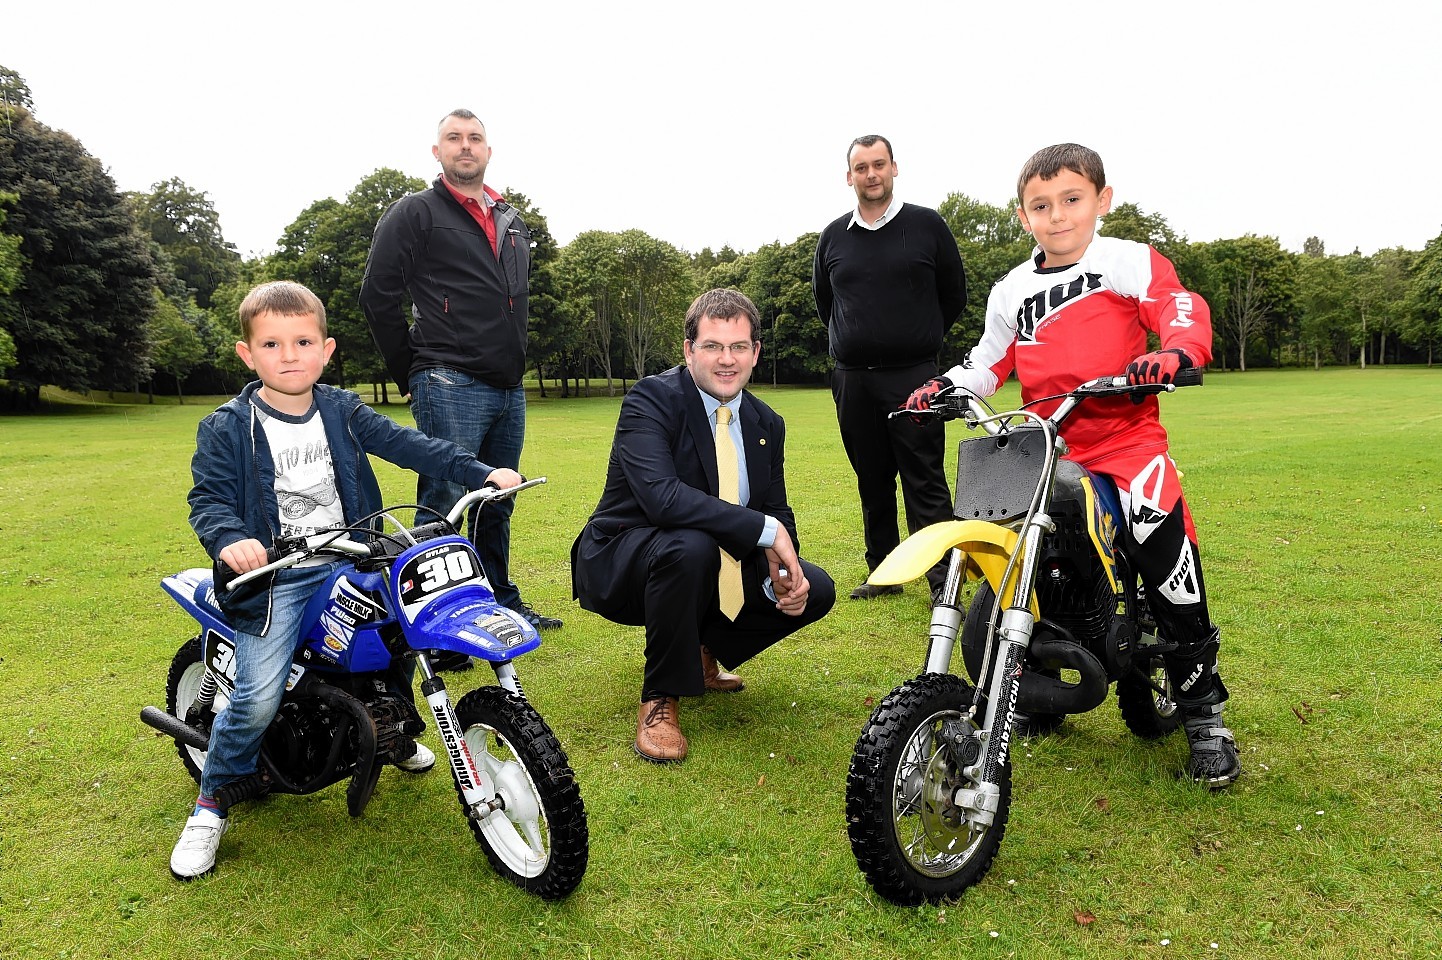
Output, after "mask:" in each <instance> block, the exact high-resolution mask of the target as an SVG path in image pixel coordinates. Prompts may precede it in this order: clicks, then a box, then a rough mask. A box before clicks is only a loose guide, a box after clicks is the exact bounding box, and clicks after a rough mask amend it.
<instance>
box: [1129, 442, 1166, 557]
mask: <svg viewBox="0 0 1442 960" xmlns="http://www.w3.org/2000/svg"><path fill="white" fill-rule="evenodd" d="M1166 475H1167V458H1166V455H1165V454H1158V455H1157V456H1156V457H1154V458H1153V459H1152V461H1151V463H1148V464H1147V465H1146V467H1145V468H1144V469H1143V470H1142V472H1141V473H1139V474H1137V475H1136V476H1135V477H1133V478H1132V482H1131V518H1130V523H1131V528H1132V536H1133V537H1135V538H1136V541H1137V543H1146V541H1147V537H1150V536H1151V535H1152V531H1153V530H1155V529H1156V528H1157V527H1159V526H1161V525H1162V521H1164V520H1166V519H1167V512H1166V511H1165V510H1163V509H1162V503H1161V499H1162V482H1163V481H1164V480H1165V479H1166Z"/></svg>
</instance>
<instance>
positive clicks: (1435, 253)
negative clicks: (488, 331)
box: [0, 67, 1442, 406]
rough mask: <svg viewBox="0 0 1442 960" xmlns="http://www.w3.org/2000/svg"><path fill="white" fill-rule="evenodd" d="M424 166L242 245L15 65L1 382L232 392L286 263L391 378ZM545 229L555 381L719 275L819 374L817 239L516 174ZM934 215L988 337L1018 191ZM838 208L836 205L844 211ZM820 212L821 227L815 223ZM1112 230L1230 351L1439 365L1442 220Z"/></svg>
mask: <svg viewBox="0 0 1442 960" xmlns="http://www.w3.org/2000/svg"><path fill="white" fill-rule="evenodd" d="M426 186H427V185H426V183H425V182H424V181H422V180H419V179H416V178H413V177H408V176H406V175H404V174H402V173H400V172H399V171H396V170H392V169H385V168H383V169H378V170H376V171H375V172H373V173H371V174H370V175H368V176H366V177H365V178H363V179H362V180H361V181H360V182H359V183H358V184H356V186H355V187H354V188H353V189H352V190H351V191H350V192H349V193H348V194H347V195H346V197H345V199H344V200H336V199H334V198H325V199H321V200H317V201H316V202H315V203H312V204H311V205H310V206H309V207H307V208H306V209H305V210H303V211H301V213H300V214H299V215H298V216H297V217H296V218H295V220H294V221H292V222H291V224H290V225H289V226H287V227H286V228H285V230H284V232H283V233H282V234H281V236H280V237H279V238H278V240H277V242H276V248H275V250H274V252H272V253H270V254H267V255H265V256H261V257H255V258H251V259H244V258H242V257H241V256H240V254H239V253H238V252H237V251H236V249H235V247H234V245H233V244H231V243H229V242H227V241H226V240H225V238H224V234H223V232H222V230H221V226H220V217H219V214H218V212H217V211H216V209H215V207H214V205H213V204H212V203H211V202H210V200H209V199H208V197H207V195H206V193H205V192H204V191H201V190H197V189H195V188H193V187H191V186H190V185H188V184H186V183H184V182H183V181H181V180H180V179H179V178H172V179H170V180H167V181H165V182H162V183H157V184H154V185H152V187H151V188H150V190H149V191H146V192H133V193H120V192H119V191H117V189H116V187H115V183H114V181H113V180H112V179H111V178H110V176H109V175H108V174H107V173H106V172H105V169H104V167H103V166H102V164H101V162H100V161H99V160H98V159H96V158H94V157H92V156H91V155H90V154H89V153H88V152H87V151H86V150H85V148H84V146H83V145H82V144H81V143H80V142H79V141H78V140H76V139H75V138H74V137H72V136H70V135H69V134H67V133H64V132H62V131H56V130H52V129H50V128H49V127H47V126H45V125H44V124H43V123H41V122H40V121H39V120H38V119H36V117H35V115H34V104H33V100H32V98H31V95H30V91H29V89H28V87H27V86H26V85H25V83H24V80H23V79H22V78H20V77H19V75H18V74H16V73H14V72H13V71H10V70H8V69H6V68H4V67H0V377H3V378H8V393H6V394H5V396H6V397H8V398H9V403H8V405H12V406H13V405H17V404H26V403H29V404H33V403H34V402H35V400H36V398H37V397H38V391H39V387H40V385H42V384H49V385H54V386H57V387H61V388H66V389H70V390H77V391H82V392H84V391H90V390H110V391H126V392H132V391H133V392H144V391H146V390H149V391H152V393H153V392H154V391H157V390H158V391H159V392H162V393H165V394H171V393H173V394H176V395H179V396H180V397H181V400H182V402H183V399H184V396H185V394H186V393H196V392H201V393H228V392H232V391H234V390H236V389H238V388H239V386H240V385H241V384H242V383H244V381H245V380H246V379H248V371H246V370H245V369H244V368H243V367H242V365H241V364H240V361H239V359H238V358H237V357H236V356H235V351H234V349H233V344H234V343H235V341H236V339H237V338H238V336H239V331H238V322H237V319H236V311H237V307H238V305H239V303H240V300H241V299H242V298H243V297H244V295H245V293H246V292H247V291H248V290H249V289H250V288H251V286H253V285H254V284H256V283H260V282H263V281H265V280H271V279H292V280H297V281H300V282H301V283H304V284H306V285H307V286H308V287H310V288H311V289H312V290H314V291H315V293H316V294H317V295H318V296H319V297H320V298H321V300H322V301H323V302H324V303H325V304H326V310H327V313H328V317H329V321H330V333H331V335H332V336H334V337H335V339H336V342H337V349H336V352H335V355H334V357H333V359H332V362H331V367H330V369H329V374H328V379H330V380H332V381H334V382H337V383H339V384H342V385H345V386H351V387H364V386H366V385H370V386H371V389H372V392H373V394H374V395H375V396H376V398H377V399H382V400H383V399H387V398H388V395H389V391H390V387H391V386H392V385H391V384H389V383H388V382H387V375H386V372H385V366H384V364H383V363H382V361H381V358H380V355H379V353H378V352H377V351H376V349H375V346H374V343H373V342H372V340H371V337H370V332H369V329H368V328H367V326H366V323H365V318H364V316H363V315H362V314H361V311H360V307H359V290H360V283H361V278H362V276H363V275H364V270H365V261H366V256H367V253H368V252H369V249H370V241H371V236H372V234H373V232H374V229H375V224H376V221H377V220H378V219H379V218H380V216H381V214H382V213H383V212H384V211H385V209H386V208H387V207H388V206H389V205H390V204H391V203H393V202H394V201H395V200H397V199H399V198H400V197H402V196H405V195H406V194H407V193H411V192H414V191H416V190H420V189H424V188H425V187H426ZM502 192H503V193H504V194H505V196H506V197H507V199H508V200H509V201H510V202H511V203H512V204H513V205H514V206H516V207H517V208H518V210H519V211H520V213H521V215H522V216H523V217H524V218H525V220H526V222H527V224H528V225H529V226H530V228H531V233H532V238H533V243H534V249H533V251H532V257H531V261H532V275H531V298H530V304H531V316H530V321H531V329H530V344H529V360H530V364H531V366H532V367H533V368H534V370H535V374H536V377H537V380H538V381H539V383H540V385H541V390H542V393H543V394H545V393H546V392H547V390H548V387H547V381H550V383H551V384H552V386H551V387H550V388H549V389H554V390H556V391H558V392H559V393H560V394H561V395H562V396H572V395H576V394H577V393H580V392H590V391H591V390H593V389H604V390H606V391H607V392H610V393H615V392H617V391H618V390H623V389H624V388H625V385H626V383H627V382H628V381H632V380H635V379H638V378H640V377H642V376H645V375H646V374H648V373H653V372H655V371H657V370H659V369H663V368H664V367H666V366H669V365H671V364H673V363H675V362H677V361H678V360H679V359H680V344H681V337H682V335H681V320H682V316H683V315H684V313H685V308H686V306H687V304H688V303H689V302H690V300H691V299H692V298H693V297H694V296H695V295H696V294H697V293H699V292H700V291H702V290H705V289H709V288H711V287H718V286H727V287H736V288H738V289H740V290H742V291H744V292H745V293H746V294H747V295H748V296H750V297H751V299H752V300H753V301H755V303H756V305H757V307H758V309H759V310H760V312H761V317H762V323H761V339H762V340H763V342H764V344H765V349H764V352H763V354H762V360H761V366H760V368H759V369H758V370H757V373H756V375H755V378H754V379H756V380H758V381H761V382H766V381H768V380H769V381H770V382H772V383H806V382H821V381H822V380H823V379H824V377H825V375H826V374H827V372H828V371H829V369H830V361H829V359H828V357H827V337H826V328H825V325H824V324H823V323H822V321H821V319H820V318H819V317H818V316H817V315H816V308H815V304H814V302H813V300H812V296H811V264H812V258H813V256H814V253H815V249H816V241H817V234H816V233H807V234H804V235H802V236H800V237H798V238H797V239H795V240H793V241H791V242H790V243H781V242H776V243H772V244H768V245H766V246H763V247H760V248H759V249H757V250H754V251H750V252H738V251H736V250H733V249H731V248H730V247H722V248H721V249H720V250H719V251H713V250H711V249H710V248H707V249H703V250H701V251H700V252H697V253H689V252H687V251H684V250H681V249H679V248H677V247H676V246H674V245H673V244H671V243H668V242H667V241H665V240H662V239H659V238H656V237H652V236H650V235H648V234H646V233H645V232H643V231H640V230H626V231H620V232H609V231H599V230H591V231H586V232H584V233H581V234H579V235H578V236H577V237H575V239H573V240H572V241H571V242H570V243H567V244H565V245H564V246H563V245H560V244H557V243H556V241H555V238H554V237H553V236H552V235H551V233H550V230H549V227H548V225H547V222H546V217H545V215H544V214H543V212H542V211H541V209H540V207H539V206H538V205H537V204H536V203H535V202H533V200H532V199H531V198H530V197H529V196H527V195H526V194H524V193H522V192H520V191H518V190H514V189H506V190H503V191H502ZM938 210H939V212H940V213H941V215H942V217H943V219H945V221H946V223H947V224H948V225H949V226H950V228H951V230H952V233H953V234H954V235H955V237H956V240H957V245H958V246H959V247H960V249H961V253H962V258H963V260H964V261H965V264H966V271H967V277H968V281H969V284H970V287H971V290H972V297H971V300H970V302H969V303H968V304H967V307H966V310H965V311H964V312H963V314H962V316H961V318H960V319H959V320H958V322H957V323H956V324H955V326H954V327H953V328H952V330H951V331H950V333H949V334H948V336H947V339H946V346H945V348H944V351H943V356H942V360H943V362H944V363H951V362H955V361H958V360H960V359H961V358H962V357H963V356H964V355H965V352H966V351H967V350H968V349H969V348H970V346H971V345H972V344H973V343H975V342H976V340H977V338H978V337H979V336H980V333H981V330H982V325H983V322H984V318H985V306H986V292H987V291H988V290H989V289H990V287H991V285H992V284H993V283H995V282H996V281H997V280H998V279H1000V278H1001V277H1002V276H1003V275H1004V274H1005V273H1006V272H1007V271H1008V270H1010V269H1011V268H1012V267H1014V266H1015V265H1016V264H1018V263H1020V262H1022V261H1023V260H1024V259H1026V258H1027V257H1028V256H1029V255H1030V254H1031V252H1032V241H1031V239H1030V237H1029V236H1028V235H1027V234H1026V233H1025V232H1024V231H1023V230H1022V228H1021V224H1020V222H1019V221H1018V219H1017V217H1016V215H1015V205H1014V204H1012V203H1008V204H1005V205H1000V206H997V205H992V204H989V203H986V202H983V201H980V200H975V199H973V198H971V197H968V196H966V195H965V194H962V193H952V194H949V195H948V196H947V197H946V198H945V199H944V200H943V201H942V203H941V204H940V205H939V207H938ZM838 212H839V211H838ZM818 226H820V225H818ZM1101 232H1102V233H1103V234H1105V235H1108V236H1117V237H1123V238H1126V239H1131V240H1138V241H1142V242H1145V243H1149V244H1151V245H1152V246H1154V247H1156V248H1157V249H1158V250H1159V251H1160V252H1161V253H1163V254H1164V255H1166V256H1167V257H1168V258H1169V259H1171V260H1172V262H1173V263H1175V264H1176V267H1177V272H1178V274H1179V275H1180V277H1181V280H1182V282H1183V284H1185V285H1186V286H1187V287H1188V288H1190V289H1192V290H1194V291H1196V292H1198V293H1200V294H1202V295H1203V296H1204V297H1205V298H1206V300H1207V301H1208V303H1210V304H1211V307H1212V317H1213V328H1214V337H1215V343H1214V352H1215V358H1214V360H1213V364H1214V366H1219V367H1221V368H1222V369H1237V370H1246V369H1248V368H1249V367H1274V366H1311V367H1317V368H1320V367H1322V366H1328V365H1339V364H1340V365H1345V364H1360V365H1362V366H1366V365H1369V364H1387V363H1426V364H1428V365H1431V364H1432V362H1433V354H1434V352H1435V349H1436V347H1437V345H1438V342H1439V340H1442V235H1439V236H1438V237H1437V238H1435V239H1433V240H1431V241H1430V242H1428V244H1427V245H1426V247H1425V248H1424V249H1423V250H1420V251H1410V250H1405V249H1403V248H1401V247H1397V248H1392V249H1386V250H1380V251H1378V252H1376V253H1374V254H1371V255H1363V254H1362V253H1361V252H1360V251H1353V252H1352V253H1349V254H1344V255H1334V254H1329V253H1327V252H1326V250H1325V247H1324V244H1323V241H1322V240H1321V239H1319V238H1315V237H1314V238H1311V239H1309V240H1308V241H1307V242H1306V244H1305V245H1304V248H1303V250H1302V252H1301V253H1293V252H1290V251H1287V250H1284V249H1282V248H1281V246H1280V244H1279V243H1278V241H1277V240H1276V238H1273V237H1266V236H1255V235H1251V234H1248V235H1246V236H1243V237H1238V238H1234V239H1224V240H1214V241H1208V242H1191V241H1189V240H1187V239H1186V237H1184V236H1182V235H1180V234H1178V233H1177V232H1176V231H1174V230H1173V229H1172V228H1171V226H1170V225H1169V224H1168V223H1167V221H1166V220H1165V219H1164V218H1163V217H1162V216H1160V215H1158V214H1149V213H1146V212H1144V211H1143V210H1142V209H1141V208H1140V207H1138V206H1137V205H1135V204H1131V203H1127V204H1121V205H1119V206H1118V207H1117V208H1116V209H1115V210H1113V211H1112V212H1111V213H1110V214H1109V215H1108V216H1107V217H1106V219H1105V221H1104V224H1103V227H1102V231H1101Z"/></svg>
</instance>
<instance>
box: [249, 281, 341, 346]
mask: <svg viewBox="0 0 1442 960" xmlns="http://www.w3.org/2000/svg"><path fill="white" fill-rule="evenodd" d="M262 313H277V314H280V315H281V316H283V317H303V316H307V315H313V316H314V317H315V318H316V320H317V321H318V322H319V323H320V335H321V336H322V337H325V336H329V334H328V333H326V327H325V304H323V303H321V302H320V297H317V296H316V295H315V294H313V293H311V292H310V288H309V287H306V286H305V285H304V284H300V283H296V282H295V281H293V280H272V281H271V282H270V283H262V284H261V285H260V286H258V287H255V288H254V289H252V290H251V291H250V293H247V294H246V295H245V299H244V300H242V301H240V339H242V340H244V341H245V342H246V343H249V342H250V325H251V322H252V321H254V320H255V318H256V317H258V316H260V315H261V314H262Z"/></svg>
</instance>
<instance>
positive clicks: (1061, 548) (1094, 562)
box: [961, 460, 1138, 714]
mask: <svg viewBox="0 0 1442 960" xmlns="http://www.w3.org/2000/svg"><path fill="white" fill-rule="evenodd" d="M1048 512H1049V515H1050V516H1051V519H1052V521H1053V523H1054V524H1055V526H1056V529H1055V531H1054V532H1053V533H1051V534H1049V535H1048V536H1047V537H1046V539H1045V540H1044V542H1043V546H1042V557H1041V564H1040V568H1039V572H1038V575H1037V582H1036V585H1035V589H1036V596H1037V606H1038V608H1039V610H1040V611H1041V619H1040V620H1038V621H1037V623H1036V625H1035V627H1034V629H1033V633H1032V641H1031V646H1030V648H1029V649H1028V651H1027V657H1026V660H1025V671H1026V672H1025V673H1024V674H1023V675H1022V683H1021V690H1020V691H1019V692H1018V696H1017V706H1018V708H1019V709H1020V710H1023V711H1025V712H1027V713H1036V714H1067V713H1083V712H1085V711H1087V710H1091V709H1093V708H1094V707H1096V706H1098V705H1100V704H1101V702H1102V701H1103V700H1104V699H1105V698H1106V692H1107V688H1108V686H1109V684H1110V683H1111V682H1113V681H1115V680H1118V679H1120V678H1121V677H1122V676H1124V675H1125V674H1126V673H1127V671H1128V670H1129V669H1130V666H1131V654H1132V651H1133V649H1134V647H1135V645H1136V639H1137V633H1138V626H1137V619H1136V617H1135V616H1134V615H1133V613H1132V612H1133V611H1134V609H1135V608H1136V606H1137V597H1136V586H1135V578H1134V577H1133V576H1132V574H1131V571H1130V569H1129V567H1128V564H1127V560H1126V556H1125V554H1124V553H1123V552H1122V551H1121V550H1120V549H1119V544H1120V539H1121V536H1122V535H1121V531H1120V529H1119V523H1120V518H1121V517H1122V513H1121V506H1120V502H1119V500H1118V498H1117V494H1116V490H1115V488H1114V487H1113V486H1112V485H1111V483H1110V481H1108V480H1105V479H1103V478H1098V477H1095V476H1093V475H1091V474H1089V473H1088V472H1087V471H1086V470H1085V469H1084V468H1082V467H1080V466H1078V465H1077V464H1075V463H1072V462H1071V461H1069V460H1063V461H1061V462H1060V463H1059V464H1058V465H1057V474H1056V483H1055V486H1054V488H1053V494H1052V502H1051V507H1050V510H1049V511H1048ZM994 604H995V596H994V594H992V592H991V591H990V589H989V588H985V587H984V588H983V589H981V590H979V591H978V593H977V595H976V596H975V597H974V598H973V600H972V609H971V610H970V611H969V612H968V616H967V621H966V625H965V627H964V629H963V630H962V635H961V644H962V655H963V658H964V659H965V662H966V667H967V672H968V673H969V674H970V675H971V677H972V678H973V680H976V681H978V682H979V680H978V675H979V673H980V671H981V667H982V663H983V658H984V655H985V644H986V626H987V622H988V620H989V619H990V617H991V608H992V607H993V606H994Z"/></svg>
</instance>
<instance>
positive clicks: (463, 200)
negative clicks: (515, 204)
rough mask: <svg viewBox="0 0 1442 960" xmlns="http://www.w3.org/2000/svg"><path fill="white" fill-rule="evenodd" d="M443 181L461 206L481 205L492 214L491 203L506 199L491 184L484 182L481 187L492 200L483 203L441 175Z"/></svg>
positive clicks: (488, 213) (487, 212)
mask: <svg viewBox="0 0 1442 960" xmlns="http://www.w3.org/2000/svg"><path fill="white" fill-rule="evenodd" d="M441 183H442V184H444V185H445V188H446V189H447V190H449V191H450V192H451V196H453V197H455V198H456V202H457V203H459V204H460V205H461V206H463V207H464V206H477V207H480V208H481V209H482V210H484V211H486V214H487V215H488V216H489V215H490V211H491V205H492V204H495V203H499V202H501V201H502V200H505V199H506V198H505V197H503V196H501V195H500V194H499V193H497V192H496V191H494V190H492V189H491V187H490V185H489V184H482V185H481V189H482V190H483V191H485V194H486V197H487V198H488V199H489V200H490V201H491V202H490V203H481V202H479V201H477V200H475V199H473V198H471V197H468V196H466V195H465V194H464V193H461V192H460V191H459V190H457V189H456V188H455V187H453V186H451V182H450V181H449V180H447V179H446V178H445V177H444V176H442V177H441Z"/></svg>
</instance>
